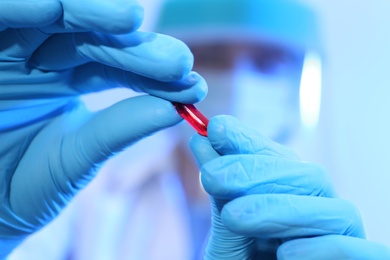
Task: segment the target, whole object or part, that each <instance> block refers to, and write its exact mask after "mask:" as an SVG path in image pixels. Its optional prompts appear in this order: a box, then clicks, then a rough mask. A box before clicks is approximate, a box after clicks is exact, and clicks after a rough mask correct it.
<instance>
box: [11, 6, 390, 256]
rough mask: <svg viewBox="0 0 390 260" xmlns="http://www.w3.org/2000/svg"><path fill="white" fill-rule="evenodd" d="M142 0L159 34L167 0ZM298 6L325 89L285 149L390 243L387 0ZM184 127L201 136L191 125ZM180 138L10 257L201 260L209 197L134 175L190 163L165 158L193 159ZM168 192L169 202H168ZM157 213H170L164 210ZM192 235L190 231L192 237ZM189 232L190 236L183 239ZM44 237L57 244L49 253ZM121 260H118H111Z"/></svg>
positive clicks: (119, 93) (144, 147)
mask: <svg viewBox="0 0 390 260" xmlns="http://www.w3.org/2000/svg"><path fill="white" fill-rule="evenodd" d="M140 2H141V3H142V5H143V6H144V7H145V21H144V24H143V26H142V27H141V29H142V30H147V31H154V29H155V28H156V23H157V20H158V17H159V13H160V10H161V9H160V8H161V6H162V4H163V2H164V0H140ZM300 2H301V3H302V4H304V5H306V6H308V7H309V8H311V9H312V10H313V11H314V13H315V18H316V21H317V22H318V32H319V34H318V39H319V46H318V49H316V53H314V56H310V55H309V56H308V55H306V56H305V57H306V58H305V59H303V60H302V62H303V63H302V64H303V65H302V66H303V67H305V64H309V65H310V64H311V66H314V67H315V70H317V71H321V74H320V75H317V77H316V78H315V82H317V83H318V82H320V83H321V84H320V85H319V86H317V87H318V88H317V92H316V91H314V92H310V91H309V92H307V93H306V94H305V95H306V96H307V97H306V99H307V100H311V101H313V102H312V103H311V104H309V108H308V109H307V110H308V111H314V114H312V115H311V116H312V118H311V119H310V118H309V119H308V121H305V120H304V119H302V118H301V119H302V121H303V122H302V125H303V127H302V129H301V130H300V131H299V132H298V133H297V135H298V136H299V138H297V139H295V141H293V142H290V143H288V144H287V145H289V146H291V147H292V148H293V149H294V150H296V151H297V153H298V154H299V155H300V156H301V158H302V159H303V160H305V161H312V162H317V163H319V164H322V165H324V166H325V168H326V169H327V170H328V172H329V174H330V175H331V177H332V178H333V180H334V184H335V186H336V190H337V191H338V193H339V195H340V196H341V197H343V198H345V199H347V200H350V201H352V202H353V203H354V204H355V205H356V206H357V207H358V208H359V209H360V212H361V215H362V217H363V221H364V224H365V228H366V233H367V236H368V239H369V240H372V241H376V242H380V243H384V244H387V245H388V246H390V236H389V235H388V234H390V224H389V223H388V219H390V203H389V199H390V189H389V188H388V185H389V184H390V170H389V169H390V160H389V157H390V153H389V151H388V149H389V148H390V137H389V136H388V133H390V122H389V119H388V116H387V114H388V111H390V102H389V101H388V99H389V98H390V72H389V69H388V67H389V65H388V62H389V60H390V30H389V29H388V24H390V16H389V15H388V10H389V8H390V3H389V2H388V1H386V0H370V1H368V0H362V1H358V2H357V1H352V0H344V1H336V0H328V1H315V0H301V1H300ZM221 8H222V7H221ZM316 37H317V36H316ZM183 40H184V39H183ZM199 49H200V50H201V48H199ZM196 61H197V56H196V55H195V63H196ZM305 62H307V63H305ZM313 64H314V65H313ZM310 68H313V67H310V66H309V69H310ZM202 75H203V74H202ZM206 79H207V78H206ZM210 82H212V81H211V80H210ZM210 82H209V85H210V86H209V87H210V88H211V87H213V85H212V84H210ZM301 83H302V82H301ZM317 83H313V85H315V84H317ZM301 88H302V84H301ZM319 94H320V95H319ZM134 95H136V94H135V93H132V92H131V91H128V90H125V89H120V90H116V91H111V92H107V93H104V95H101V94H97V95H92V96H88V97H85V100H86V103H87V105H88V106H90V107H91V109H92V110H97V109H101V108H103V107H105V106H109V105H110V104H112V102H115V101H117V100H120V99H122V98H124V97H131V96H134ZM301 95H302V93H301ZM302 99H303V97H301V100H302ZM300 106H301V115H300V116H301V117H304V115H303V114H302V110H304V109H302V107H303V106H305V105H304V104H300ZM221 109H222V108H221ZM226 109H228V108H226ZM206 110H207V109H206ZM222 112H225V111H223V109H222ZM225 113H229V111H226V112H225ZM291 115H292V117H293V116H294V115H293V113H292V114H291ZM179 127H183V126H179ZM184 127H185V126H184ZM183 129H184V130H183V131H184V132H186V131H188V132H189V134H193V133H194V132H193V131H192V130H191V129H189V128H188V129H185V128H183ZM189 134H188V136H189ZM186 137H187V135H186ZM177 139H178V137H177V136H176V135H175V134H173V132H172V130H167V131H164V132H162V133H160V134H158V135H156V136H154V137H152V138H150V139H149V140H148V139H147V140H145V141H142V142H140V143H139V144H137V147H135V148H131V149H129V150H128V151H125V152H124V153H123V154H121V155H119V156H117V157H115V158H113V159H112V160H111V161H110V162H109V163H107V164H106V165H105V166H104V167H103V168H102V170H101V171H102V173H101V174H100V175H99V177H98V178H97V179H96V180H95V181H94V182H93V183H92V184H91V185H90V186H89V187H88V188H87V189H86V190H85V191H83V192H82V193H81V194H80V196H78V198H76V200H75V202H73V203H71V205H70V206H69V207H68V208H67V209H66V210H65V211H64V213H63V214H61V216H60V217H59V218H57V219H56V220H55V221H54V222H53V223H52V224H50V225H49V226H48V227H46V228H44V229H43V230H42V231H41V232H39V233H38V234H36V235H34V236H32V237H31V238H30V239H28V240H27V241H26V242H25V243H24V244H23V245H22V246H21V247H20V248H19V249H17V250H16V251H15V252H14V253H13V255H11V256H10V258H9V259H196V258H197V257H199V256H197V255H196V253H197V252H196V251H198V250H199V248H201V247H202V244H201V243H202V242H201V241H202V240H203V239H204V237H205V236H206V235H207V228H208V225H209V222H208V219H209V215H208V202H207V201H208V199H207V196H206V195H205V194H204V193H202V191H201V188H200V186H199V183H198V180H197V175H194V174H193V175H191V176H192V177H191V178H188V177H183V175H179V176H177V175H176V174H165V175H164V176H165V177H157V178H155V177H153V176H154V175H153V174H150V175H149V173H148V174H146V175H145V174H143V175H142V178H138V177H137V174H133V175H132V174H128V171H130V169H131V171H132V172H143V171H144V169H145V168H148V171H147V172H155V171H157V170H156V169H157V168H159V169H160V168H163V169H164V171H166V172H171V171H176V170H177V168H176V167H179V168H180V169H181V170H183V169H182V168H181V167H183V165H176V164H175V163H172V161H171V159H172V158H170V157H168V156H161V154H165V155H167V154H169V153H170V152H173V154H176V156H177V154H181V155H183V154H186V153H188V151H187V150H186V148H185V147H181V146H179V149H178V150H177V147H178V146H177V144H178V143H180V141H179V140H177ZM150 147H155V148H156V147H160V148H161V149H150ZM143 152H144V153H147V154H148V155H149V156H150V157H153V158H159V160H158V161H154V162H153V166H154V167H150V162H149V161H148V160H145V159H144V156H140V155H141V154H142V153H143ZM129 158H132V159H131V161H130V160H129ZM180 160H181V161H182V162H183V160H184V162H185V160H186V159H185V158H180ZM146 165H147V167H146ZM183 171H184V172H186V169H184V170H183ZM107 176H109V177H107ZM145 176H146V177H145ZM158 176H160V175H158ZM185 176H188V175H185ZM145 180H147V181H146V182H145ZM97 190H98V191H99V192H97ZM102 190H104V192H101V191H102ZM140 190H142V192H140ZM124 194H125V196H123V195H124ZM140 194H141V195H140ZM161 194H163V197H164V198H166V200H164V202H162V196H161ZM86 205H87V206H86ZM157 207H160V208H164V210H165V211H164V212H165V213H162V211H159V210H157ZM167 209H168V210H167ZM134 212H136V213H134ZM153 223H154V224H153ZM171 227H175V228H171ZM191 230H192V231H191ZM193 230H196V231H197V232H193ZM187 233H191V235H189V236H188V235H187V236H186V235H185V234H187ZM58 234H61V235H58ZM118 234H119V235H118ZM183 234H184V235H183ZM183 236H184V237H187V238H186V239H180V238H182V237H183ZM175 239H176V240H175ZM152 240H153V241H154V242H153V241H152ZM166 240H170V241H166ZM44 241H50V243H51V245H52V246H51V247H50V249H48V248H47V245H44ZM161 241H162V242H161ZM163 242H164V243H163ZM172 244H174V245H175V247H171V245H172ZM164 247H165V251H176V253H175V254H173V253H172V252H170V253H167V254H166V255H159V256H158V257H157V256H156V255H153V254H152V253H151V252H153V251H155V252H158V251H159V250H161V251H164ZM134 248H137V249H138V250H139V251H141V252H148V251H149V255H148V257H146V258H145V255H142V254H138V255H137V253H136V251H137V250H134V252H135V253H134V254H133V255H131V254H129V253H128V251H131V250H132V249H134ZM167 248H168V249H167ZM114 251H115V252H114ZM34 252H35V253H34ZM42 252H44V253H42ZM93 252H95V254H94V253H93ZM118 252H119V253H118ZM114 255H115V256H116V258H112V257H113V256H114ZM48 256H52V258H48ZM183 256H185V258H183ZM156 257H157V258H156Z"/></svg>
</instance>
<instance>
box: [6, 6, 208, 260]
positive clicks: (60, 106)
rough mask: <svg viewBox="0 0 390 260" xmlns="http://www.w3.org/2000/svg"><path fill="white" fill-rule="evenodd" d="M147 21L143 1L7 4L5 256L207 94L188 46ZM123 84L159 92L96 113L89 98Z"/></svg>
mask: <svg viewBox="0 0 390 260" xmlns="http://www.w3.org/2000/svg"><path fill="white" fill-rule="evenodd" d="M15 14H18V15H15ZM142 19H143V8H142V7H141V6H140V5H139V4H138V3H137V2H136V1H133V0H118V1H111V0H99V1H97V0H87V1H76V0H61V1H55V0H54V1H53V0H50V1H49V0H41V1H31V0H20V1H1V2H0V39H1V41H0V118H1V120H0V144H1V146H0V165H1V166H0V180H1V181H0V248H1V250H0V259H1V258H3V257H5V255H7V254H8V253H9V252H10V251H11V250H12V249H13V248H14V247H15V246H16V245H18V244H19V243H20V242H21V241H22V240H23V239H24V238H25V237H26V236H28V235H29V234H31V233H33V232H35V231H37V230H39V229H40V228H41V227H42V226H44V225H45V224H47V223H48V222H49V221H51V220H52V219H53V218H55V217H56V216H57V215H58V214H59V213H60V211H61V209H62V208H63V207H65V206H66V205H67V203H68V202H69V201H70V200H71V199H72V197H73V196H74V195H76V194H77V192H78V191H79V190H80V189H82V188H83V187H84V186H85V185H87V184H88V182H89V181H90V180H91V179H93V177H94V176H95V174H96V172H97V170H98V168H99V166H100V164H101V163H102V162H104V161H105V160H106V159H107V158H109V157H110V156H112V155H113V154H115V153H117V152H119V151H121V150H122V149H124V148H125V147H127V146H129V145H131V144H133V143H135V142H137V141H138V140H140V139H142V138H144V137H147V136H149V135H151V134H153V133H154V132H156V131H159V130H161V129H164V128H167V127H170V126H172V125H174V124H176V123H178V122H179V121H181V118H180V116H179V115H177V113H176V111H175V109H174V107H173V105H172V103H171V102H182V103H189V104H192V103H195V102H198V101H200V100H202V99H203V98H204V96H205V95H206V92H207V86H206V83H205V81H204V80H203V79H202V77H200V76H199V75H198V74H197V73H195V72H191V70H192V64H193V56H192V54H191V52H190V50H189V49H188V48H187V46H186V45H185V44H184V43H182V42H181V41H179V40H176V39H174V38H172V37H169V36H165V35H160V34H156V33H151V32H140V31H137V29H138V27H139V26H140V25H141V23H142ZM162 64H163V66H162ZM116 87H129V88H132V89H133V90H135V91H138V92H144V93H146V94H149V95H145V96H140V97H135V98H130V99H126V100H123V101H121V102H119V103H117V104H114V105H113V106H111V107H109V108H107V109H105V110H102V111H99V112H96V113H92V112H89V111H87V110H86V109H85V108H84V107H83V105H82V104H81V103H80V101H79V97H80V95H82V94H84V93H90V92H96V91H102V90H105V89H109V88H116ZM145 156H147V155H145ZM129 159H131V158H129Z"/></svg>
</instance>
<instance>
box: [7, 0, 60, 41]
mask: <svg viewBox="0 0 390 260" xmlns="http://www.w3.org/2000/svg"><path fill="white" fill-rule="evenodd" d="M61 14H62V7H61V3H60V2H59V1H55V0H40V1H35V0H14V1H12V0H10V1H7V0H6V1H4V0H3V1H0V30H1V29H5V28H8V27H10V28H27V27H39V26H45V25H48V24H51V23H53V22H55V21H56V20H57V19H58V18H59V17H60V16H61ZM2 39H3V38H2ZM4 39H5V38H4Z"/></svg>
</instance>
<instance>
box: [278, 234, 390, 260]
mask: <svg viewBox="0 0 390 260" xmlns="http://www.w3.org/2000/svg"><path fill="white" fill-rule="evenodd" d="M277 256H278V259H280V260H295V259H297V260H298V259H308V260H310V259H313V260H317V259H323V260H333V259H390V248H389V247H386V246H385V245H381V244H379V243H375V242H371V241H367V240H365V239H361V238H355V237H349V236H338V235H328V236H319V237H313V238H302V239H295V240H291V241H288V242H286V243H284V244H282V245H281V246H280V247H279V248H278V251H277Z"/></svg>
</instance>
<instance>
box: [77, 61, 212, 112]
mask: <svg viewBox="0 0 390 260" xmlns="http://www.w3.org/2000/svg"><path fill="white" fill-rule="evenodd" d="M70 85H71V86H72V88H73V89H74V90H76V91H77V92H78V93H90V92H96V91H101V90H105V89H109V88H117V87H126V88H131V89H133V90H135V91H137V92H143V93H148V94H150V95H152V96H157V97H160V98H163V99H166V100H170V101H176V102H181V103H184V104H193V103H197V102H199V101H201V100H202V99H203V98H204V97H205V96H206V94H207V84H206V81H205V80H204V79H203V78H202V77H201V76H200V75H199V74H198V73H196V72H191V73H189V74H188V75H187V76H185V77H184V78H182V79H180V80H177V81H173V82H161V81H157V80H154V79H150V78H146V77H143V76H140V75H137V74H134V73H132V72H128V71H124V70H120V69H116V68H113V67H109V66H105V65H102V64H97V63H88V64H85V65H82V66H79V67H77V68H76V69H75V70H74V72H73V78H72V82H71V84H70Z"/></svg>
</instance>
